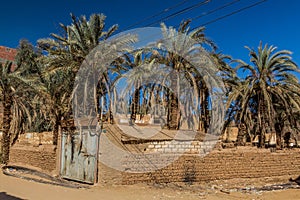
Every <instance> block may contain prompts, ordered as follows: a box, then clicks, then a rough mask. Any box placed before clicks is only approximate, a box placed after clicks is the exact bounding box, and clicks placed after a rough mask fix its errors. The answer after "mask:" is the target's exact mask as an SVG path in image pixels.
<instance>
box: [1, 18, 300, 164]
mask: <svg viewBox="0 0 300 200" xmlns="http://www.w3.org/2000/svg"><path fill="white" fill-rule="evenodd" d="M71 20H72V23H71V25H63V24H60V26H61V33H62V34H54V33H52V34H51V37H50V38H46V39H40V40H38V41H37V46H36V47H35V46H33V45H32V44H30V43H29V42H28V41H26V40H21V41H20V44H19V47H18V53H17V56H16V60H15V61H16V62H15V63H16V64H15V65H16V67H15V69H14V70H12V68H11V66H12V63H10V62H7V63H4V64H1V65H0V67H1V69H0V73H1V79H0V83H1V84H0V91H1V99H0V101H1V102H2V104H3V123H2V132H3V134H2V140H1V152H0V153H1V159H0V160H1V161H2V163H4V164H7V163H8V161H9V151H10V147H11V145H13V144H14V143H15V142H16V141H17V139H18V136H19V135H20V134H22V133H24V132H26V131H38V132H39V131H43V130H46V129H50V130H52V131H53V144H54V145H56V144H57V141H58V135H59V129H62V130H64V131H65V132H69V133H71V132H72V131H73V130H74V122H73V115H74V113H72V103H71V102H72V99H73V96H74V93H73V88H76V86H75V85H74V84H75V77H76V73H77V72H78V70H79V68H80V66H81V65H82V63H83V62H84V60H85V58H86V57H87V56H88V54H89V53H90V52H91V51H92V50H93V49H94V48H95V47H97V46H98V45H99V44H100V43H101V42H103V41H106V40H108V39H109V38H111V36H112V35H113V34H114V33H115V32H116V30H117V28H118V26H117V25H114V26H112V27H109V28H107V27H105V16H104V15H103V14H93V15H91V16H90V18H89V19H86V17H85V16H81V17H80V18H77V17H75V16H74V15H71ZM189 24H190V21H183V22H182V23H181V24H180V26H179V28H178V29H177V30H175V29H174V28H172V27H166V26H165V25H164V24H162V25H161V29H162V33H163V37H165V38H169V39H170V40H171V41H170V44H169V45H173V47H176V46H181V47H182V46H184V48H185V52H184V53H185V56H184V57H186V56H187V57H191V58H192V57H197V56H200V54H197V53H195V52H197V49H198V51H199V48H204V49H205V50H206V52H208V54H209V56H210V57H211V59H212V61H213V62H214V63H215V65H216V66H217V68H218V70H219V71H220V73H219V76H220V77H221V78H222V80H223V82H224V85H225V87H226V98H225V99H226V100H225V101H226V116H225V123H224V127H223V130H225V128H226V127H227V126H228V125H229V124H230V123H232V122H234V123H235V124H236V125H237V126H238V127H239V132H238V140H237V144H238V145H243V144H244V141H245V138H246V137H248V138H250V140H252V139H253V138H255V137H256V136H258V137H259V146H261V147H263V146H264V137H265V135H266V134H267V133H270V132H274V133H276V136H277V137H276V138H277V142H276V145H277V147H281V146H282V144H283V141H282V138H283V134H284V129H286V128H288V129H289V130H291V131H292V132H293V134H298V128H299V118H300V88H299V80H298V78H297V76H296V75H295V74H296V73H298V72H299V69H298V66H297V65H296V64H295V63H294V62H293V61H292V58H291V52H290V51H287V50H281V51H280V50H277V49H276V47H274V46H268V45H267V44H265V45H264V44H262V43H259V46H258V49H251V48H249V47H247V48H248V50H249V61H242V60H238V59H237V60H235V59H232V58H230V57H229V56H226V55H223V54H221V53H218V49H217V47H216V45H215V44H214V43H213V42H212V41H211V40H209V39H208V38H207V37H206V35H205V34H204V28H203V27H200V28H197V29H193V30H191V29H190V27H189ZM176 32H178V33H180V37H179V36H178V35H176ZM187 38H191V39H192V40H193V41H194V42H192V43H191V42H189V40H188V39H187ZM136 41H137V38H136V37H135V36H134V35H127V36H124V37H122V38H121V39H120V40H119V41H118V42H117V44H114V45H116V46H117V47H118V49H119V51H122V52H121V53H122V54H121V56H119V57H118V58H117V59H115V60H114V61H113V62H112V63H111V64H110V65H109V66H107V69H106V70H105V71H103V72H102V74H101V77H100V78H99V80H98V81H99V83H98V84H97V87H95V88H94V91H92V92H94V93H95V94H96V97H97V99H96V101H95V102H96V107H95V110H96V112H97V113H98V114H99V116H102V114H103V113H105V116H106V119H107V121H108V123H113V116H112V112H111V109H113V108H112V107H113V106H114V105H113V104H114V99H115V98H116V96H117V91H116V89H115V87H114V85H115V83H116V82H117V80H119V79H120V78H121V77H126V78H127V79H128V80H130V85H131V87H132V88H134V90H135V91H136V92H135V93H133V95H132V98H131V100H130V102H129V104H130V105H129V106H128V108H129V111H130V113H131V114H130V118H131V120H132V121H134V120H135V119H136V118H137V114H140V115H146V114H149V113H151V104H153V105H154V104H155V105H160V106H161V107H163V110H164V112H165V113H166V115H167V117H166V123H165V126H164V127H163V128H166V129H173V130H176V129H179V128H180V126H181V123H180V121H181V119H182V118H183V116H182V113H181V111H180V109H182V108H181V107H180V105H179V103H178V101H179V100H178V98H177V97H176V95H175V92H174V91H172V90H170V89H168V88H166V87H164V86H162V85H159V84H147V85H143V76H142V75H141V74H145V72H146V74H151V71H153V70H152V68H154V67H157V66H161V65H167V66H169V67H170V68H171V69H172V70H173V71H174V72H176V73H174V74H173V75H170V76H171V79H174V80H175V85H176V80H179V79H180V78H182V77H184V78H186V79H187V80H188V83H189V84H190V88H192V90H193V94H194V96H193V97H191V98H196V99H197V102H198V105H197V106H196V107H197V108H196V111H197V112H198V115H197V118H196V119H195V118H192V120H191V121H192V122H193V123H195V124H198V127H197V130H198V131H199V132H207V130H208V128H209V125H210V117H211V116H210V115H211V106H210V103H209V102H210V98H211V97H210V93H209V88H208V85H207V83H206V81H205V77H204V76H203V75H201V74H199V73H197V71H196V70H195V67H194V66H193V65H191V64H190V63H189V62H188V61H187V60H186V59H185V58H184V57H183V56H180V55H178V54H176V53H174V52H165V51H162V50H161V43H159V42H157V43H156V44H153V45H152V47H151V48H147V49H142V50H135V51H130V49H127V48H123V47H124V45H126V44H127V45H130V44H131V43H134V42H136ZM106 53H107V52H106ZM144 66H147V67H144ZM232 66H235V67H232ZM112 74H114V75H112ZM241 74H242V75H241ZM153 76H155V75H153ZM82 81H84V80H82ZM180 90H183V92H186V91H187V90H186V88H180ZM189 94H190V93H189V92H186V95H187V96H188V95H189ZM104 96H106V97H108V98H103V97H104ZM101 98H102V99H106V101H104V103H103V102H102V105H100V103H99V102H100V101H99V99H101ZM107 99H109V100H107ZM185 106H186V107H185V108H183V110H184V109H189V108H190V107H189V106H188V105H187V103H186V105H185ZM104 107H105V111H104ZM156 112H157V111H156ZM101 120H103V119H101ZM195 121H197V123H196V122H195Z"/></svg>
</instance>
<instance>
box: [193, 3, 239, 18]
mask: <svg viewBox="0 0 300 200" xmlns="http://www.w3.org/2000/svg"><path fill="white" fill-rule="evenodd" d="M239 1H240V0H234V1H231V2H229V3H227V4H224V5H223V6H220V7H218V8H216V9H213V10H211V11H208V12H205V13H203V14H201V15H199V16H197V17H194V18H192V19H191V21H194V20H196V19H199V18H201V17H204V16H207V15H210V14H213V13H215V12H217V11H219V10H222V9H224V8H226V7H228V6H231V5H233V4H235V3H237V2H239Z"/></svg>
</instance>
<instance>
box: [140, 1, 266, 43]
mask: <svg viewBox="0 0 300 200" xmlns="http://www.w3.org/2000/svg"><path fill="white" fill-rule="evenodd" d="M237 1H239V0H234V1H232V2H230V3H227V4H224V5H223V6H220V7H218V8H216V9H214V10H211V11H209V12H207V13H205V14H202V15H199V16H196V17H194V18H193V19H199V18H201V17H204V16H207V15H210V14H212V13H214V12H216V11H217V10H221V9H223V8H225V7H228V6H230V5H232V4H234V3H236V2H237ZM266 1H267V0H261V1H258V2H256V3H254V4H251V5H249V6H246V7H243V8H240V9H238V10H235V11H233V12H231V13H228V14H226V15H223V16H221V17H218V18H215V19H213V20H211V21H208V22H205V23H204V24H202V25H200V26H198V27H195V28H193V29H191V31H193V30H195V29H197V28H199V27H201V26H206V25H208V24H212V23H215V22H217V21H219V20H222V19H224V18H227V17H229V16H232V15H235V14H237V13H240V12H242V11H245V10H248V9H250V8H252V7H255V6H258V5H259V4H262V3H264V2H266ZM204 2H206V1H204ZM204 2H202V3H204ZM207 3H208V2H207ZM153 23H157V22H153ZM177 27H179V25H177V26H175V27H174V28H177ZM156 35H158V34H157V33H154V34H153V35H150V36H148V37H147V38H150V37H152V36H156ZM143 40H144V41H145V40H146V39H145V38H144V39H143Z"/></svg>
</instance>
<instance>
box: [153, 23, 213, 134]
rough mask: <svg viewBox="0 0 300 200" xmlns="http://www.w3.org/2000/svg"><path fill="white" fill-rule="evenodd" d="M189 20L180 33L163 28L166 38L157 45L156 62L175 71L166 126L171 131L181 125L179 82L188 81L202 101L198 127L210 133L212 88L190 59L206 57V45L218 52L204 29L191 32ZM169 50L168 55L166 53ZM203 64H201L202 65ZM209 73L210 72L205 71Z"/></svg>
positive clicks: (171, 78)
mask: <svg viewBox="0 0 300 200" xmlns="http://www.w3.org/2000/svg"><path fill="white" fill-rule="evenodd" d="M189 24H190V21H184V22H182V23H181V24H180V26H179V28H178V31H177V30H175V29H174V28H172V27H170V28H168V27H166V26H165V25H164V24H162V25H161V29H162V34H163V39H162V41H160V42H158V44H157V49H158V51H157V52H158V54H157V56H156V57H157V58H156V59H157V62H158V63H160V64H164V65H165V66H167V67H170V68H171V69H172V72H171V73H170V82H171V85H170V86H169V87H170V88H171V90H170V92H171V93H170V94H169V95H168V109H167V110H168V117H167V127H168V128H169V129H178V128H179V126H180V115H181V114H180V105H179V104H180V103H179V100H178V98H179V96H178V94H179V92H180V91H181V89H180V87H178V86H179V85H180V84H179V81H180V80H182V79H183V78H184V79H185V80H188V81H189V82H190V83H191V84H190V87H192V88H195V94H197V97H196V98H199V102H200V110H199V111H200V115H199V121H200V122H199V124H204V125H203V126H204V128H203V129H205V130H204V131H207V128H208V124H209V108H208V106H209V103H208V99H209V88H208V87H207V82H206V80H205V79H206V78H207V77H204V75H203V74H200V73H199V71H197V69H196V68H195V67H194V66H193V65H191V64H190V63H189V62H188V61H187V59H190V60H195V58H197V57H198V58H200V57H201V56H203V54H202V53H203V52H204V49H203V46H208V47H210V48H211V49H213V50H215V49H216V46H215V45H214V43H213V42H212V41H211V40H209V39H208V38H207V37H206V36H205V34H204V28H203V27H200V28H196V29H194V30H190V28H189ZM166 50H167V52H166ZM200 65H201V64H200ZM205 70H209V69H205Z"/></svg>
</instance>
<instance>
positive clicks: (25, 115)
mask: <svg viewBox="0 0 300 200" xmlns="http://www.w3.org/2000/svg"><path fill="white" fill-rule="evenodd" d="M22 72H24V71H22V69H21V67H18V66H17V67H16V68H15V70H14V71H12V63H11V62H7V63H6V64H4V65H3V64H0V93H1V96H0V97H1V99H0V101H1V102H2V105H3V120H2V132H3V138H2V145H1V151H2V163H4V164H7V163H8V162H9V152H10V146H11V144H13V143H14V142H15V141H16V139H17V138H18V135H19V134H20V133H23V132H24V131H25V128H26V125H28V124H30V123H31V110H30V109H31V107H30V103H29V102H30V98H29V96H30V94H31V93H32V91H33V89H32V88H31V87H30V85H29V84H28V83H27V82H26V81H25V80H24V79H23V78H22V77H21V76H20V74H21V73H22Z"/></svg>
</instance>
